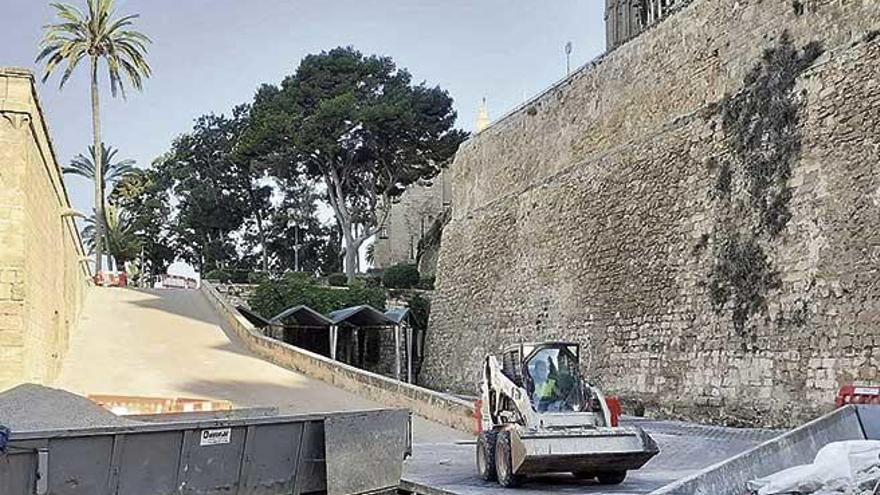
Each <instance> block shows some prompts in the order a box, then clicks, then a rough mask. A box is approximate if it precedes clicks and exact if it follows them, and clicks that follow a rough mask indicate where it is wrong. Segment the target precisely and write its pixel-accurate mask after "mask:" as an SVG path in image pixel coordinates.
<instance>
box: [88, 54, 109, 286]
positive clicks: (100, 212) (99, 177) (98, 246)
mask: <svg viewBox="0 0 880 495" xmlns="http://www.w3.org/2000/svg"><path fill="white" fill-rule="evenodd" d="M99 112H100V107H99V102H98V58H97V57H95V56H93V57H92V138H93V141H92V144H93V146H94V147H95V274H96V275H98V274H100V273H101V271H102V270H103V269H104V226H105V225H106V224H107V223H106V222H105V220H104V180H103V179H104V149H103V147H102V146H101V117H100V113H99Z"/></svg>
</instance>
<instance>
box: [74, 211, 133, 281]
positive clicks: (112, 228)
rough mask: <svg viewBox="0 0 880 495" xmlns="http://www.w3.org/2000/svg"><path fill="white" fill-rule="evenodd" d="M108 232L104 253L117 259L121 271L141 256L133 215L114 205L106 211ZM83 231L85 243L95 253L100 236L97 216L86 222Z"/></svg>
mask: <svg viewBox="0 0 880 495" xmlns="http://www.w3.org/2000/svg"><path fill="white" fill-rule="evenodd" d="M105 214H106V219H107V231H106V232H105V233H104V237H103V239H104V246H103V252H105V253H107V254H109V255H110V256H113V258H114V259H116V263H117V265H118V268H119V269H120V270H121V269H122V268H123V267H124V266H125V264H126V263H127V262H129V261H133V260H135V259H137V258H138V257H139V256H140V253H141V247H142V241H141V238H140V236H138V234H137V232H136V230H135V226H134V221H133V220H132V217H131V215H129V214H128V213H127V212H126V211H124V210H121V209H119V208H117V207H115V206H113V205H109V206H108V207H107V210H106V213H105ZM86 223H87V225H86V227H85V228H84V229H83V241H84V243H85V245H86V248H87V249H88V250H89V252H95V251H96V247H97V243H98V236H97V229H95V224H96V222H95V216H94V215H92V217H91V218H89V219H88V220H86Z"/></svg>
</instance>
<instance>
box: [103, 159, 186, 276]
mask: <svg viewBox="0 0 880 495" xmlns="http://www.w3.org/2000/svg"><path fill="white" fill-rule="evenodd" d="M166 189H167V186H166V184H165V183H164V182H163V180H162V177H160V176H159V174H157V173H156V171H155V170H153V169H149V170H137V171H135V172H134V173H131V174H129V175H126V176H125V177H124V178H123V179H122V180H120V181H119V182H117V183H116V185H115V186H114V187H113V191H112V192H111V193H110V197H109V203H110V206H111V207H112V206H115V207H118V208H121V209H122V210H123V211H125V212H127V214H128V215H129V216H130V218H131V223H132V228H133V229H134V232H135V233H136V235H137V236H138V238H139V239H140V241H141V247H142V248H143V260H142V261H143V263H144V269H145V271H147V272H149V273H150V274H153V275H156V274H159V273H163V272H164V271H165V270H166V269H167V268H168V265H169V264H171V262H172V261H174V251H173V250H172V249H171V246H170V239H169V238H168V236H169V231H168V225H167V222H168V219H169V217H170V215H171V207H170V205H169V198H168V192H167V190H166Z"/></svg>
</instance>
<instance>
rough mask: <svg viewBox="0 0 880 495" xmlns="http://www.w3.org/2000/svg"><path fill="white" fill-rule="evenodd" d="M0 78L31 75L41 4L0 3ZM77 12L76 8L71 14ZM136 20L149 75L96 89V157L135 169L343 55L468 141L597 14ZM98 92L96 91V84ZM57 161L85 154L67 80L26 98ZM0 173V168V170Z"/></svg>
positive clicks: (386, 5) (596, 41) (599, 18)
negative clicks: (441, 112)
mask: <svg viewBox="0 0 880 495" xmlns="http://www.w3.org/2000/svg"><path fill="white" fill-rule="evenodd" d="M0 2H2V4H3V6H2V8H0V12H2V17H0V66H16V67H28V68H34V63H33V59H34V55H35V54H36V46H37V43H38V41H39V38H40V35H41V26H42V25H44V24H46V23H47V22H50V21H51V20H52V17H51V11H50V9H49V7H48V2H44V1H42V0H0ZM73 3H78V4H82V3H84V0H74V1H73ZM117 4H118V8H119V10H120V12H122V13H134V12H138V13H140V14H141V19H140V20H139V21H138V28H139V29H140V30H142V31H143V32H144V33H146V34H148V35H149V36H150V37H152V38H153V40H154V44H153V46H152V47H151V50H150V53H149V61H150V63H151V65H152V67H153V70H154V72H155V74H154V76H153V78H152V79H150V80H148V81H147V82H146V86H145V88H144V91H143V93H136V92H131V93H130V94H129V96H128V100H127V101H124V100H122V99H116V100H113V99H111V98H110V96H109V91H107V90H106V85H105V87H104V88H103V89H104V91H103V95H102V96H103V102H102V103H103V111H102V119H103V133H104V140H105V142H107V143H108V144H111V145H113V146H116V147H118V148H120V150H121V152H120V154H121V155H122V156H124V157H130V158H134V159H136V160H137V161H138V164H139V165H140V166H146V165H148V164H149V163H150V162H151V161H152V160H153V158H155V157H156V156H158V155H159V154H161V153H162V152H164V151H165V150H167V149H168V147H169V144H170V142H171V140H172V139H173V138H174V136H176V135H178V134H180V133H182V132H185V131H187V130H188V129H189V128H190V127H191V125H192V121H193V119H194V118H195V117H197V116H199V115H202V114H205V113H210V112H216V113H222V112H228V111H229V109H230V108H231V107H232V106H234V105H236V104H239V103H244V102H248V101H250V99H251V97H252V96H253V94H254V91H255V90H256V88H257V87H258V86H259V85H260V84H261V83H264V82H269V83H277V82H279V81H280V80H281V79H282V78H283V77H284V76H285V75H287V74H290V73H292V72H293V71H294V69H295V68H296V66H297V64H298V63H299V61H300V59H302V57H303V56H305V55H306V54H308V53H314V52H319V51H321V50H327V49H330V48H334V47H336V46H340V45H352V46H354V47H356V48H357V49H359V50H361V51H362V52H364V53H368V54H372V53H377V54H383V55H388V56H391V57H392V58H393V59H394V60H395V61H397V63H398V64H399V65H400V66H403V67H406V68H408V69H409V70H410V72H411V73H412V74H413V76H414V78H415V79H416V80H417V81H421V80H425V81H427V82H428V83H429V84H431V85H435V84H437V85H440V86H441V87H443V88H444V89H446V90H448V91H449V92H450V93H451V95H452V96H453V98H455V106H456V108H457V110H458V113H459V122H458V126H459V127H461V128H463V129H467V130H472V129H473V127H474V122H475V120H476V114H477V109H478V106H479V102H480V99H481V98H483V97H484V96H485V97H486V98H487V99H488V102H489V112H490V115H491V116H492V118H493V119H494V118H496V117H498V116H500V115H502V114H503V113H505V112H507V111H508V110H510V109H512V108H513V107H515V106H517V105H518V104H520V103H522V101H523V98H524V96H525V97H530V96H532V95H534V94H536V93H538V92H539V91H541V90H542V89H544V88H546V87H547V86H549V85H550V84H552V83H553V82H555V81H557V80H559V79H560V78H561V77H563V76H564V74H565V55H564V52H563V47H564V45H565V42H566V41H569V40H571V41H572V42H573V44H574V52H573V54H572V67H577V66H580V65H583V64H584V63H586V62H587V61H589V60H590V59H592V58H594V57H596V56H597V55H598V54H600V53H601V52H602V50H603V49H604V37H605V35H604V21H603V15H604V7H603V6H604V2H602V1H601V0H396V1H392V0H310V1H305V0H247V1H242V0H149V1H146V0H117ZM103 82H105V81H102V83H103ZM39 91H40V96H41V100H42V103H43V106H44V107H45V110H46V112H47V114H48V119H49V126H50V129H51V132H52V137H53V139H54V142H55V145H56V150H57V152H58V155H59V156H58V158H59V160H61V162H62V163H66V162H67V161H69V160H70V158H71V157H73V156H74V155H76V154H77V153H80V152H83V151H84V150H85V149H86V146H87V145H88V144H89V143H90V142H91V121H90V114H89V100H88V81H87V74H86V72H80V74H78V75H77V76H75V77H74V78H73V80H71V81H70V82H69V83H68V85H67V86H65V89H64V91H63V92H59V91H58V79H57V76H55V77H53V78H52V79H50V81H49V82H48V83H47V84H45V85H41V86H40V88H39ZM0 165H2V164H0ZM68 184H69V190H70V192H71V196H72V199H73V202H74V206H75V207H76V208H78V209H81V210H83V211H89V210H90V209H91V204H92V198H91V189H90V187H89V185H88V184H87V183H86V182H85V181H84V180H82V179H78V178H70V179H69V180H68Z"/></svg>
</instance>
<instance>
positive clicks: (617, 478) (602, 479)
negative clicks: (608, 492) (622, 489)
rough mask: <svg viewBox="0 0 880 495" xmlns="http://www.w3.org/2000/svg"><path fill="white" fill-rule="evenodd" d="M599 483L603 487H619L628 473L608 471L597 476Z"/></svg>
mask: <svg viewBox="0 0 880 495" xmlns="http://www.w3.org/2000/svg"><path fill="white" fill-rule="evenodd" d="M596 478H599V483H600V484H603V485H619V484H621V483H623V480H625V479H626V471H606V472H604V473H599V474H597V475H596Z"/></svg>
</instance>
